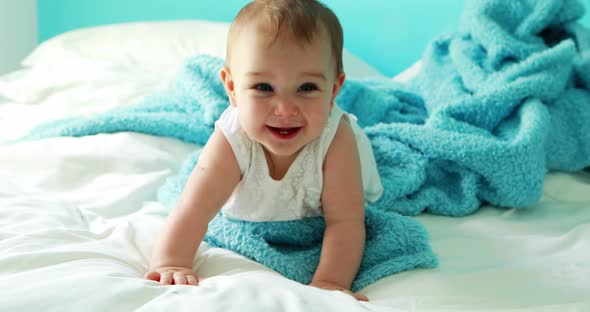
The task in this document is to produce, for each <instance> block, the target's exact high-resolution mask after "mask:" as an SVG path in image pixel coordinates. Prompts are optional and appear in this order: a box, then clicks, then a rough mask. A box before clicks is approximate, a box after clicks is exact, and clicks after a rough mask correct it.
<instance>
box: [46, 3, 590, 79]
mask: <svg viewBox="0 0 590 312" xmlns="http://www.w3.org/2000/svg"><path fill="white" fill-rule="evenodd" d="M507 1H510V0H507ZM247 2H248V0H38V10H39V12H38V13H39V14H38V16H39V39H40V41H44V40H46V39H48V38H51V37H53V36H55V35H57V34H60V33H62V32H64V31H68V30H71V29H75V28H80V27H89V26H94V25H100V24H109V23H121V22H127V21H150V20H169V19H190V18H196V19H208V20H215V21H227V22H229V21H231V20H232V18H233V17H234V16H235V15H236V14H237V12H238V10H239V9H240V8H241V7H242V6H243V5H244V4H245V3H247ZM464 2H465V0H364V1H359V0H324V3H326V4H327V5H328V6H330V7H331V8H332V9H333V10H334V11H335V12H336V14H337V15H338V16H339V17H340V21H341V23H342V26H343V28H344V34H345V35H344V41H345V44H344V45H345V47H346V48H347V49H348V50H350V51H351V52H353V53H354V54H356V55H359V56H361V57H362V58H363V59H365V60H366V61H368V62H369V63H370V64H371V65H373V66H374V67H376V68H377V69H379V70H380V71H381V72H382V73H383V74H385V75H388V76H393V75H395V74H397V73H398V72H400V71H401V70H403V69H404V68H407V67H408V66H409V65H411V64H412V63H413V62H415V61H416V60H417V59H419V58H420V56H421V54H422V51H423V50H424V48H425V47H426V45H427V43H428V41H429V40H430V39H431V38H433V37H434V36H436V35H438V34H441V33H443V32H449V31H452V30H454V29H456V27H457V24H458V18H459V16H460V12H461V8H462V7H463V4H464ZM582 3H584V5H585V7H586V8H587V9H588V10H590V0H582ZM221 4H223V5H221ZM583 22H584V23H585V24H586V25H587V26H590V16H589V15H588V14H587V15H586V17H585V18H584V19H583Z"/></svg>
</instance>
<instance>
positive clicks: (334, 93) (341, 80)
mask: <svg viewBox="0 0 590 312" xmlns="http://www.w3.org/2000/svg"><path fill="white" fill-rule="evenodd" d="M344 80H346V74H345V73H344V72H342V73H340V75H338V77H336V80H334V87H333V88H332V101H331V102H330V108H332V107H334V100H335V99H336V96H337V95H338V92H340V88H342V85H343V84H344Z"/></svg>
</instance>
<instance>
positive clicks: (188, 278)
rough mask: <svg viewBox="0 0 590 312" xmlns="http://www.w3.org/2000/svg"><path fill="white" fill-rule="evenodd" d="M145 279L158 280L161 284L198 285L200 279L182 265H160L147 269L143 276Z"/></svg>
mask: <svg viewBox="0 0 590 312" xmlns="http://www.w3.org/2000/svg"><path fill="white" fill-rule="evenodd" d="M143 277H144V278H146V279H149V280H152V281H156V282H160V284H162V285H173V284H174V285H194V286H197V285H199V281H201V280H202V279H201V278H199V277H197V275H195V272H193V270H191V269H187V268H183V267H161V268H156V269H152V270H150V271H148V272H147V273H145V275H144V276H143Z"/></svg>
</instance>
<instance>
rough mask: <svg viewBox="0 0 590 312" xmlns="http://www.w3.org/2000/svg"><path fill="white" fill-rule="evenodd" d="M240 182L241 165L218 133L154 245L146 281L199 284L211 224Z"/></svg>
mask: <svg viewBox="0 0 590 312" xmlns="http://www.w3.org/2000/svg"><path fill="white" fill-rule="evenodd" d="M239 181H240V168H239V166H238V162H237V160H236V158H235V156H234V154H233V152H232V150H231V147H230V145H229V143H228V142H227V139H226V138H225V137H224V136H223V134H222V133H221V131H220V130H218V129H215V132H214V133H213V135H212V136H211V138H210V139H209V141H208V142H207V144H206V145H205V147H204V148H203V152H202V153H201V156H200V158H199V161H198V162H197V165H196V166H195V168H194V169H193V171H192V173H191V175H190V177H189V179H188V181H187V183H186V186H185V188H184V190H183V192H182V194H181V196H180V199H179V201H178V204H177V205H176V207H175V208H174V209H173V210H172V211H171V213H170V216H169V217H168V219H167V220H166V222H165V224H164V226H163V229H162V231H161V233H160V236H159V237H158V239H157V241H156V244H155V245H154V249H153V251H152V259H151V261H150V268H149V272H147V273H146V274H145V278H147V279H151V280H154V281H159V282H160V284H163V285H169V284H191V285H196V284H197V283H198V280H197V277H196V275H195V274H194V272H193V270H192V265H193V259H194V257H195V253H196V251H197V249H198V247H199V245H200V243H201V242H202V240H203V238H204V237H205V233H206V232H207V227H208V224H209V221H211V220H212V219H213V218H214V217H215V215H216V214H217V212H218V211H219V209H221V207H222V206H223V204H224V203H225V202H226V201H227V199H228V198H229V196H230V195H231V194H232V192H233V190H234V188H235V187H236V185H237V184H238V182H239Z"/></svg>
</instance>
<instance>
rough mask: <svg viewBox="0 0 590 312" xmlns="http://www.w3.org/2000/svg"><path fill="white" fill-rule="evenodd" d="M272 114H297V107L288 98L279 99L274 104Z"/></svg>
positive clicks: (287, 115) (286, 115)
mask: <svg viewBox="0 0 590 312" xmlns="http://www.w3.org/2000/svg"><path fill="white" fill-rule="evenodd" d="M274 114H275V116H281V117H289V116H297V114H299V108H298V107H297V105H296V104H295V103H293V102H292V101H289V100H288V99H279V100H278V101H277V103H276V104H275V107H274Z"/></svg>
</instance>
